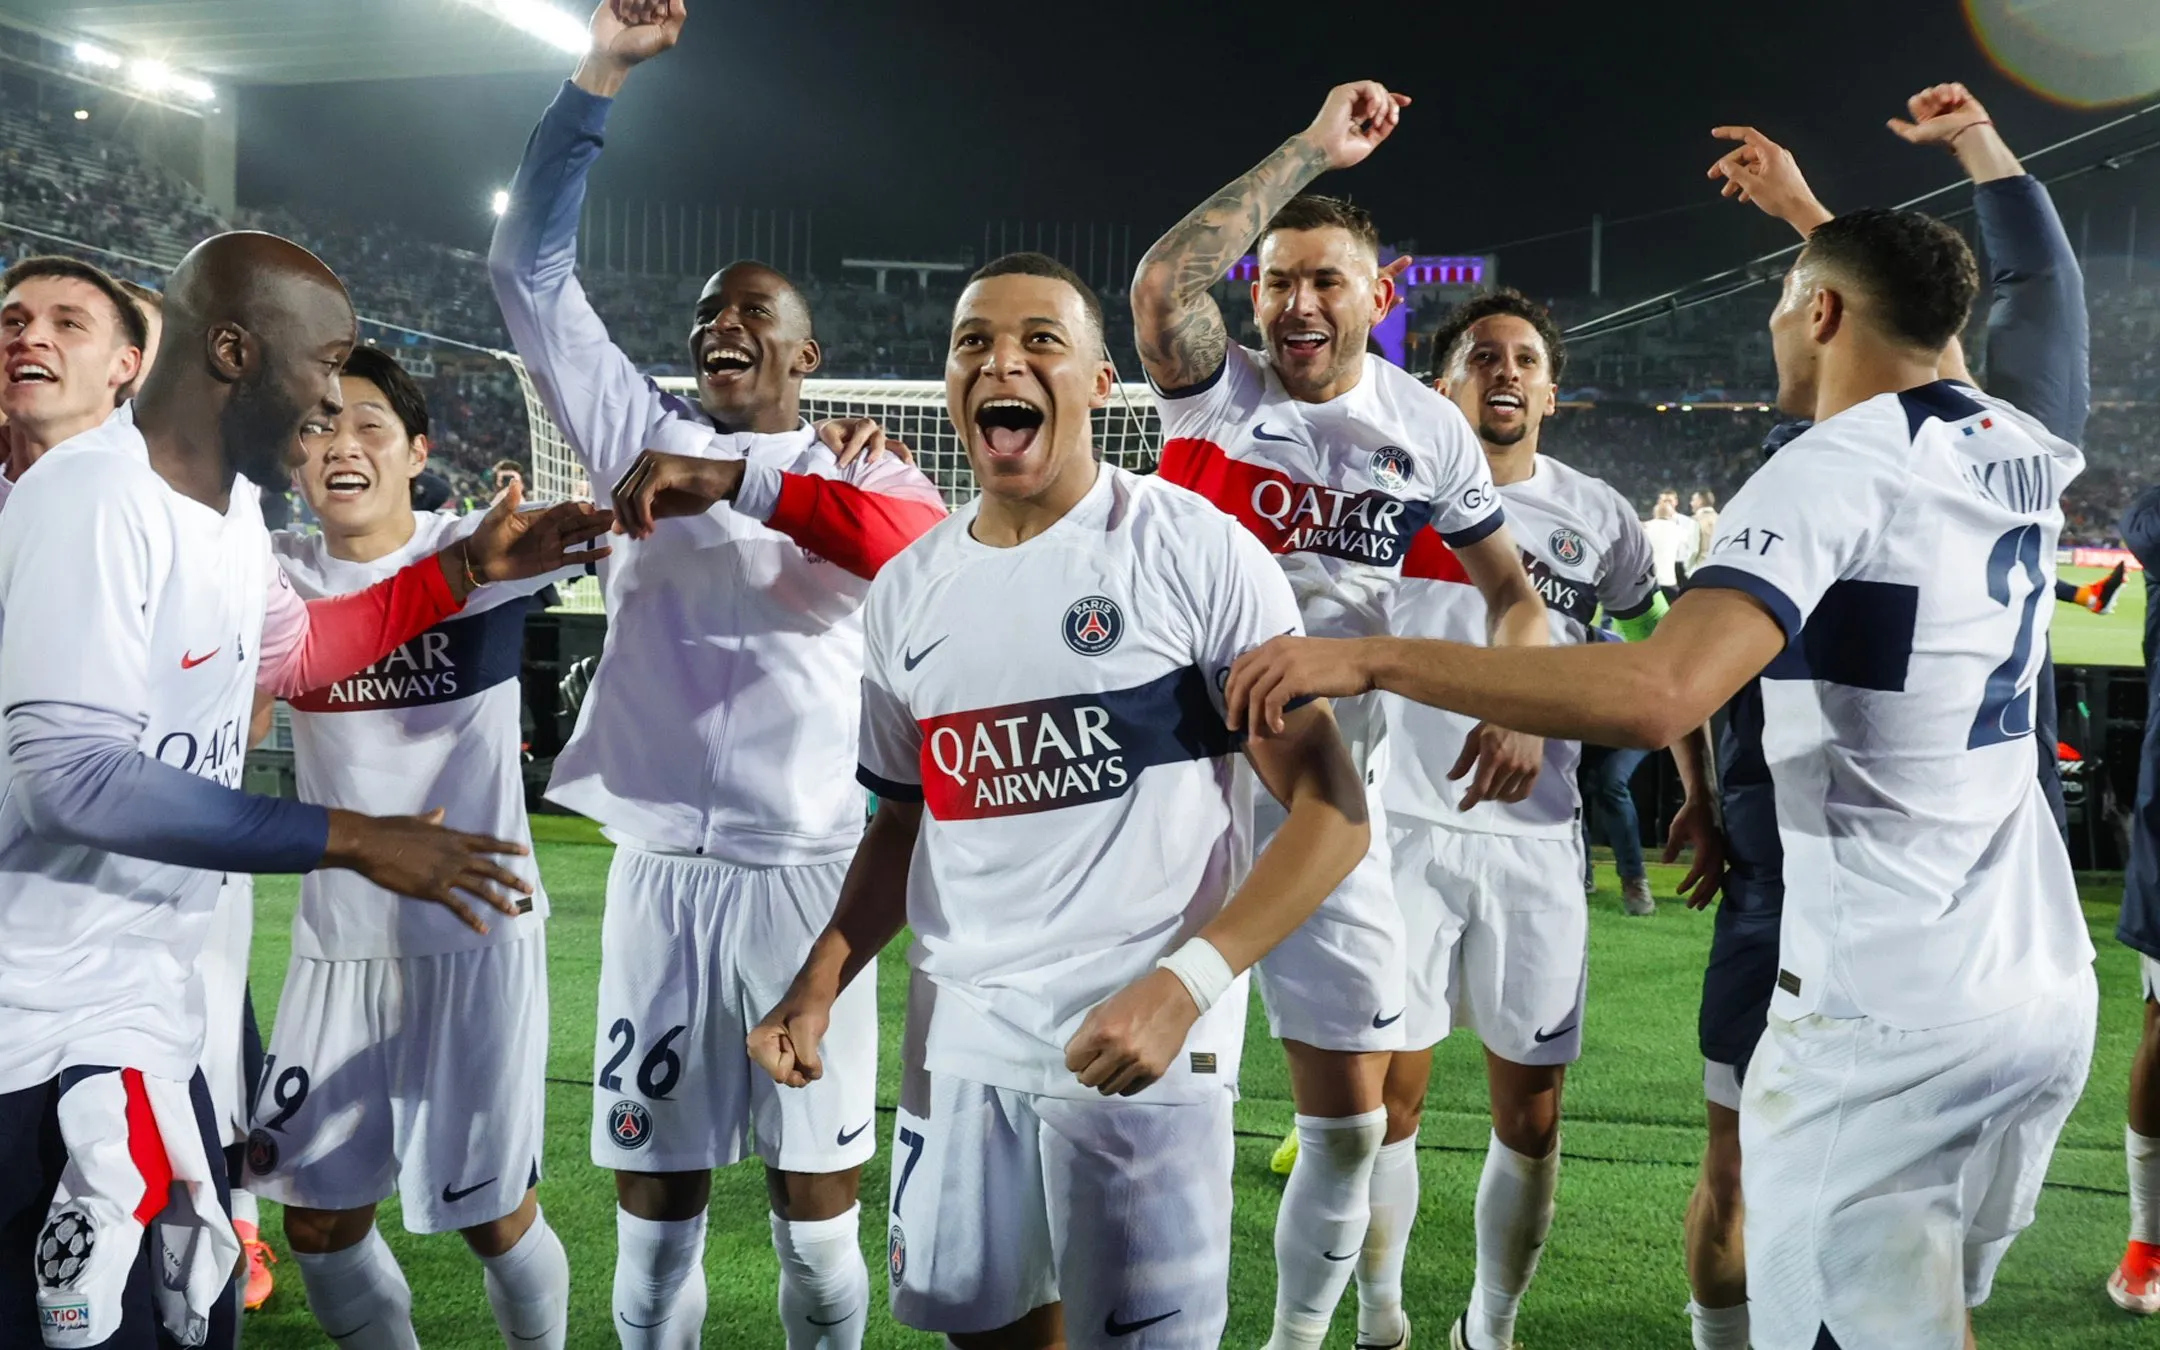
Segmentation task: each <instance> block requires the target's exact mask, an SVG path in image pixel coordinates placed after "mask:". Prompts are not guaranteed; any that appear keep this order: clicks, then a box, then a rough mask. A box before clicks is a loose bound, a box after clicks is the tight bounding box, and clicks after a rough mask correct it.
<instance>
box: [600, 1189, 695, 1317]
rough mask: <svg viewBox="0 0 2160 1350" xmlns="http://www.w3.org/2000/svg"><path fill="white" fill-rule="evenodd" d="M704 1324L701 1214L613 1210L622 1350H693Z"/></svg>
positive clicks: (617, 1297)
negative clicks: (645, 1215)
mask: <svg viewBox="0 0 2160 1350" xmlns="http://www.w3.org/2000/svg"><path fill="white" fill-rule="evenodd" d="M704 1325H705V1216H704V1215H702V1214H700V1215H698V1216H697V1217H696V1218H694V1219H674V1220H665V1219H641V1218H639V1217H638V1216H637V1215H635V1214H632V1213H631V1212H630V1211H629V1210H627V1209H620V1208H618V1209H617V1210H616V1211H615V1335H616V1336H617V1338H619V1339H620V1340H621V1341H622V1346H623V1350H697V1345H698V1336H699V1334H700V1332H701V1331H702V1330H703V1329H704Z"/></svg>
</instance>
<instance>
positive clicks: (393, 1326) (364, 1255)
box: [293, 1228, 420, 1350]
mask: <svg viewBox="0 0 2160 1350" xmlns="http://www.w3.org/2000/svg"><path fill="white" fill-rule="evenodd" d="M293 1259H294V1260H295V1261H298V1262H299V1263H300V1283H301V1284H303V1285H305V1286H306V1287H307V1301H308V1311H310V1312H312V1313H314V1314H315V1321H316V1322H317V1323H318V1324H319V1325H320V1326H321V1327H322V1329H323V1330H324V1331H325V1332H326V1333H328V1335H329V1337H330V1339H331V1340H333V1341H335V1342H337V1345H338V1350H420V1339H419V1337H417V1336H415V1335H413V1325H412V1286H410V1285H408V1284H406V1283H405V1272H404V1271H402V1270H399V1269H398V1263H397V1258H396V1257H394V1256H392V1255H391V1254H390V1244H389V1243H387V1242H385V1241H383V1238H382V1234H381V1233H379V1232H377V1231H376V1230H375V1229H372V1228H370V1229H369V1230H368V1235H367V1236H366V1237H364V1238H362V1239H361V1240H360V1241H359V1242H357V1243H355V1244H354V1245H352V1246H350V1247H347V1248H346V1249H345V1250H344V1251H341V1252H321V1253H317V1252H294V1253H293Z"/></svg>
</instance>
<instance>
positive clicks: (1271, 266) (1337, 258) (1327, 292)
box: [1252, 225, 1395, 403]
mask: <svg viewBox="0 0 2160 1350" xmlns="http://www.w3.org/2000/svg"><path fill="white" fill-rule="evenodd" d="M1394 293H1395V292H1394V286H1393V284H1392V283H1390V282H1388V281H1385V280H1383V279H1382V278H1381V277H1380V273H1379V262H1378V259H1376V258H1375V257H1374V255H1373V251H1372V249H1371V248H1370V246H1368V245H1367V244H1365V243H1364V242H1363V241H1361V240H1360V239H1359V238H1358V237H1357V236H1356V235H1354V234H1352V233H1351V232H1350V231H1349V230H1347V229H1344V228H1343V227H1341V226H1339V225H1324V226H1321V227H1319V228H1317V229H1310V230H1275V231H1272V232H1271V233H1269V234H1268V236H1267V237H1266V238H1265V239H1263V240H1261V241H1260V279H1259V280H1257V281H1255V282H1254V283H1253V288H1252V298H1253V317H1254V318H1255V319H1256V320H1257V321H1258V323H1259V326H1260V338H1261V341H1262V342H1263V343H1264V344H1265V345H1266V347H1267V353H1268V360H1269V362H1270V363H1271V364H1272V365H1273V366H1274V367H1275V373H1276V375H1277V376H1278V377H1279V378H1280V379H1281V380H1282V383H1283V388H1285V389H1287V390H1288V391H1289V392H1290V395H1291V397H1293V398H1296V399H1300V400H1303V401H1305V402H1310V403H1319V402H1325V401H1326V400H1328V399H1331V398H1333V397H1335V396H1336V395H1337V394H1340V393H1343V392H1344V391H1345V390H1348V389H1349V388H1350V387H1352V386H1353V385H1355V384H1356V383H1357V378H1358V376H1359V375H1360V374H1361V373H1363V371H1364V369H1365V340H1366V339H1367V338H1369V337H1370V336H1372V330H1373V326H1374V325H1375V324H1377V323H1379V322H1380V320H1381V319H1383V318H1385V317H1386V315H1387V311H1388V305H1389V303H1390V301H1391V300H1392V299H1393V297H1394Z"/></svg>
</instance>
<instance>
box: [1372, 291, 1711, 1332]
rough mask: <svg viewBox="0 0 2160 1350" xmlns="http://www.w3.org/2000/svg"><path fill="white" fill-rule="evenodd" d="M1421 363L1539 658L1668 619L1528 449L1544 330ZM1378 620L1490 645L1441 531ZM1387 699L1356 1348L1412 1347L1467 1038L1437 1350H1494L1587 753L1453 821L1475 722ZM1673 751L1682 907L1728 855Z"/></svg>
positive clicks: (1634, 529) (1566, 936) (1548, 1160)
mask: <svg viewBox="0 0 2160 1350" xmlns="http://www.w3.org/2000/svg"><path fill="white" fill-rule="evenodd" d="M1433 352H1434V354H1435V358H1436V361H1437V363H1438V364H1437V376H1436V379H1435V381H1434V387H1435V388H1437V389H1438V390H1439V391H1440V392H1441V393H1442V394H1443V395H1445V396H1446V397H1448V398H1449V399H1451V400H1452V401H1453V402H1454V404H1455V406H1456V407H1458V408H1460V409H1461V410H1462V413H1463V416H1464V418H1465V419H1467V420H1468V421H1469V422H1470V424H1471V425H1472V426H1474V427H1475V428H1476V429H1477V435H1478V440H1479V442H1480V443H1481V444H1482V446H1483V448H1484V453H1485V460H1486V463H1487V464H1488V465H1489V466H1490V468H1491V470H1492V477H1493V482H1494V483H1496V484H1497V485H1498V486H1499V490H1500V499H1501V502H1502V504H1503V505H1504V507H1505V508H1506V510H1507V513H1508V523H1509V526H1510V533H1511V534H1513V535H1514V537H1515V538H1516V539H1517V540H1519V541H1520V543H1521V547H1522V551H1523V561H1524V565H1525V566H1526V567H1527V569H1528V571H1529V574H1530V580H1531V584H1532V585H1534V586H1535V587H1537V590H1538V593H1539V594H1540V595H1542V596H1543V597H1544V599H1545V610H1546V613H1547V615H1548V616H1549V621H1550V623H1551V625H1552V640H1553V641H1554V643H1556V644H1557V643H1580V642H1590V641H1596V640H1598V636H1597V635H1596V634H1595V633H1594V631H1593V629H1592V626H1591V625H1592V623H1593V621H1594V620H1595V618H1596V615H1597V612H1598V610H1599V608H1600V607H1602V608H1603V610H1604V612H1605V613H1606V614H1607V615H1608V616H1610V617H1611V619H1612V620H1613V623H1614V626H1615V628H1616V629H1617V630H1618V631H1619V633H1620V635H1621V636H1622V637H1623V638H1626V639H1628V640H1631V641H1632V640H1639V639H1641V638H1645V637H1648V636H1649V635H1650V633H1652V632H1653V631H1654V630H1655V629H1656V627H1657V622H1658V620H1659V619H1660V618H1661V617H1663V615H1664V613H1665V610H1666V603H1665V597H1664V596H1663V595H1662V594H1661V593H1660V592H1659V590H1658V588H1657V578H1656V576H1655V574H1654V573H1653V571H1652V567H1651V557H1650V540H1649V538H1648V537H1647V536H1646V535H1645V534H1644V533H1643V527H1642V522H1641V521H1639V520H1637V519H1636V518H1635V509H1634V507H1633V506H1631V505H1630V504H1629V503H1628V501H1627V499H1626V498H1624V497H1622V496H1621V495H1620V494H1619V493H1618V492H1616V491H1614V490H1613V489H1612V488H1611V487H1610V486H1608V485H1607V484H1605V483H1604V482H1603V481H1601V480H1599V479H1596V478H1593V477H1591V476H1589V475H1588V474H1585V473H1582V472H1581V471H1579V470H1576V469H1572V468H1570V467H1568V466H1567V465H1566V464H1563V463H1561V462H1560V461H1558V460H1556V459H1553V458H1552V457H1551V456H1549V455H1546V454H1543V453H1541V452H1540V450H1539V436H1540V432H1541V431H1542V429H1543V427H1544V422H1545V419H1546V418H1547V417H1548V416H1550V415H1551V414H1552V413H1553V411H1554V410H1555V408H1556V406H1557V399H1558V394H1557V389H1558V385H1559V381H1560V376H1561V374H1562V372H1563V371H1564V370H1565V368H1566V361H1567V348H1566V346H1565V345H1564V344H1563V342H1562V340H1561V336H1560V330H1559V327H1558V325H1556V324H1555V323H1554V322H1553V319H1552V315H1551V314H1550V313H1548V312H1547V311H1546V309H1545V307H1544V306H1543V305H1540V304H1538V303H1537V302H1536V301H1533V300H1531V299H1529V298H1527V297H1525V296H1523V295H1522V294H1521V293H1519V292H1516V291H1511V290H1501V291H1495V292H1492V293H1490V294H1487V295H1482V296H1479V297H1477V298H1476V299H1473V300H1470V301H1468V302H1466V303H1464V304H1462V305H1460V306H1458V307H1457V308H1456V309H1455V311H1454V312H1453V313H1451V314H1450V315H1448V317H1447V318H1446V319H1445V320H1443V321H1442V322H1441V324H1440V327H1439V329H1438V330H1437V331H1436V332H1435V333H1434V335H1433ZM1393 625H1394V630H1395V631H1396V632H1398V633H1401V634H1403V635H1405V636H1409V637H1426V638H1448V639H1452V640H1454V641H1458V642H1482V641H1483V640H1484V639H1485V634H1486V631H1487V625H1488V617H1487V614H1486V609H1485V604H1484V601H1483V599H1482V598H1481V597H1480V596H1479V595H1478V593H1477V590H1476V589H1475V588H1474V587H1473V586H1471V585H1470V579H1469V575H1468V573H1467V572H1466V571H1465V569H1464V568H1463V566H1462V564H1461V563H1460V562H1459V561H1458V559H1457V558H1456V556H1455V554H1454V552H1453V550H1451V549H1449V548H1448V546H1447V545H1446V544H1445V543H1443V542H1441V540H1440V538H1439V536H1438V535H1435V534H1432V533H1429V532H1428V533H1426V534H1422V535H1420V536H1419V537H1418V539H1417V542H1416V543H1415V544H1413V545H1412V546H1411V549H1410V555H1409V558H1408V560H1407V561H1405V562H1404V564H1403V582H1402V584H1401V587H1400V590H1399V593H1398V595H1397V597H1396V602H1395V607H1394V613H1393ZM1383 703H1384V705H1385V708H1386V712H1387V718H1388V732H1389V740H1390V745H1391V747H1392V751H1393V763H1392V765H1391V768H1390V771H1389V774H1388V779H1387V787H1386V794H1385V800H1386V804H1387V812H1388V845H1389V851H1390V853H1391V854H1392V855H1393V859H1394V883H1395V898H1396V900H1397V902H1398V903H1400V905H1401V906H1402V912H1403V923H1404V928H1405V932H1406V936H1407V938H1408V943H1407V947H1406V955H1407V965H1408V970H1409V981H1410V997H1409V1005H1408V1006H1409V1012H1408V1013H1407V1014H1406V1015H1405V1017H1404V1018H1403V1028H1404V1029H1403V1038H1404V1048H1403V1049H1401V1050H1398V1051H1397V1052H1396V1053H1395V1055H1394V1056H1393V1058H1392V1059H1390V1060H1389V1062H1388V1070H1387V1082H1386V1087H1385V1094H1384V1095H1385V1098H1386V1106H1387V1139H1386V1142H1385V1143H1384V1144H1383V1145H1382V1146H1381V1149H1380V1157H1379V1160H1378V1162H1376V1163H1375V1164H1374V1167H1373V1174H1372V1213H1373V1219H1372V1227H1371V1229H1370V1230H1369V1231H1368V1232H1367V1234H1366V1238H1365V1243H1364V1247H1363V1249H1362V1251H1361V1253H1360V1255H1359V1258H1358V1262H1357V1275H1358V1345H1359V1346H1361V1347H1370V1348H1371V1350H1389V1348H1390V1347H1396V1346H1401V1345H1404V1344H1406V1343H1407V1342H1408V1340H1409V1332H1410V1326H1409V1321H1408V1319H1407V1318H1406V1317H1405V1316H1404V1313H1403V1306H1402V1270H1403V1258H1404V1256H1405V1254H1406V1253H1407V1252H1408V1250H1409V1245H1410V1229H1411V1226H1412V1224H1413V1223H1414V1222H1415V1220H1416V1217H1417V1209H1418V1169H1417V1152H1416V1150H1417V1133H1418V1123H1419V1118H1420V1116H1421V1114H1422V1113H1423V1110H1424V1105H1425V1091H1426V1086H1427V1084H1428V1082H1429V1081H1430V1079H1431V1077H1432V1047H1433V1046H1434V1045H1435V1044H1437V1043H1438V1042H1439V1041H1441V1040H1442V1039H1443V1038H1445V1037H1446V1036H1447V1034H1448V1032H1449V1030H1450V1029H1451V1027H1453V1026H1455V1025H1461V1026H1465V1027H1468V1028H1470V1029H1472V1030H1474V1031H1475V1032H1476V1033H1477V1035H1478V1039H1479V1040H1480V1041H1481V1042H1482V1043H1483V1044H1484V1047H1485V1073H1486V1083H1487V1086H1488V1089H1489V1092H1490V1098H1491V1107H1492V1136H1491V1139H1490V1142H1489V1143H1488V1144H1487V1146H1486V1152H1485V1170H1484V1174H1483V1176H1482V1177H1481V1178H1480V1180H1479V1182H1478V1190H1477V1206H1476V1210H1475V1212H1474V1222H1475V1226H1476V1232H1477V1278H1476V1283H1475V1285H1474V1287H1473V1290H1472V1293H1471V1296H1470V1304H1469V1308H1468V1310H1467V1311H1466V1312H1465V1313H1464V1314H1463V1315H1462V1317H1460V1318H1459V1319H1457V1321H1456V1323H1455V1326H1454V1328H1453V1331H1452V1333H1451V1340H1452V1344H1453V1345H1454V1346H1455V1347H1456V1350H1505V1348H1506V1347H1509V1346H1512V1345H1513V1344H1514V1341H1515V1317H1516V1309H1517V1307H1518V1306H1519V1305H1520V1303H1521V1300H1522V1297H1523V1294H1524V1292H1525V1291H1526V1290H1527V1289H1528V1288H1529V1284H1530V1279H1531V1276H1532V1275H1533V1274H1534V1273H1535V1272H1536V1269H1537V1260H1538V1254H1539V1252H1540V1251H1541V1250H1542V1249H1543V1246H1544V1243H1545V1235H1546V1232H1547V1230H1548V1229H1549V1228H1550V1226H1551V1223H1552V1215H1553V1195H1554V1191H1555V1190H1556V1188H1557V1186H1558V1183H1559V1178H1560V1147H1559V1145H1560V1096H1561V1089H1562V1085H1563V1083H1564V1081H1565V1077H1566V1073H1567V1066H1568V1065H1569V1064H1571V1063H1573V1062H1574V1061H1575V1059H1576V1058H1578V1057H1579V1056H1580V1055H1581V1053H1582V1021H1583V1002H1584V993H1585V988H1586V984H1587V970H1588V956H1589V911H1588V908H1587V907H1586V906H1585V904H1584V903H1583V892H1582V884H1581V883H1582V876H1583V852H1582V837H1581V835H1580V833H1579V832H1578V830H1577V826H1576V820H1577V817H1578V815H1579V814H1580V812H1581V810H1582V800H1581V797H1580V794H1579V791H1578V789H1577V786H1576V767H1577V762H1578V760H1579V758H1580V755H1581V747H1580V746H1579V745H1578V744H1577V743H1576V742H1574V741H1571V740H1566V739H1557V738H1556V739H1550V740H1547V741H1546V742H1545V744H1544V753H1545V765H1544V768H1543V769H1542V770H1541V771H1540V772H1539V774H1538V778H1537V784H1536V786H1535V787H1534V788H1533V789H1532V790H1531V793H1530V795H1529V796H1528V797H1526V798H1524V799H1523V800H1521V801H1519V802H1497V801H1489V802H1479V803H1475V804H1472V805H1468V806H1466V805H1465V802H1464V799H1465V797H1466V796H1467V795H1468V793H1467V791H1466V790H1465V788H1464V787H1463V786H1461V785H1459V783H1458V780H1457V779H1455V778H1452V777H1449V776H1448V775H1449V774H1450V773H1451V772H1457V771H1459V770H1460V768H1461V766H1462V764H1463V762H1464V761H1465V760H1466V759H1467V758H1468V756H1469V755H1470V754H1471V753H1472V751H1473V748H1474V747H1473V744H1472V741H1471V737H1472V736H1473V735H1474V734H1475V732H1476V729H1477V728H1476V724H1475V723H1474V722H1473V721H1472V720H1471V719H1469V718H1466V717H1462V716H1460V715H1458V714H1455V713H1451V712H1445V711H1442V710H1440V709H1438V708H1429V707H1426V706H1424V705H1422V704H1418V703H1410V702H1407V701H1405V700H1403V699H1399V698H1392V697H1390V698H1386V699H1384V700H1383ZM1673 749H1674V758H1675V760H1676V761H1677V762H1678V763H1679V766H1680V771H1681V780H1682V782H1683V783H1684V784H1685V785H1686V788H1687V799H1686V801H1685V802H1684V803H1683V804H1682V805H1681V808H1680V810H1679V812H1678V813H1677V814H1676V815H1675V817H1674V819H1673V822H1672V829H1671V834H1670V837H1669V842H1668V845H1667V848H1666V855H1667V857H1668V859H1670V858H1671V857H1673V856H1677V854H1678V852H1679V849H1680V848H1681V847H1682V846H1683V845H1690V844H1691V845H1693V847H1694V850H1695V856H1694V868H1693V871H1692V873H1691V874H1690V876H1689V877H1688V879H1687V880H1686V881H1685V882H1683V883H1682V886H1681V890H1682V893H1683V894H1686V893H1688V892H1690V891H1692V890H1694V889H1695V888H1696V887H1697V886H1701V887H1703V888H1705V889H1708V888H1710V887H1713V886H1714V885H1715V883H1716V879H1717V877H1718V876H1719V875H1720V874H1721V873H1722V872H1723V870H1724V866H1723V853H1724V844H1723V840H1722V839H1721V838H1720V836H1719V833H1718V827H1717V817H1716V809H1715V803H1714V802H1713V800H1712V795H1713V794H1712V789H1711V786H1710V780H1709V772H1708V771H1709V763H1710V737H1709V732H1708V729H1707V728H1700V727H1699V728H1697V729H1696V730H1694V731H1692V732H1690V733H1689V734H1688V735H1687V736H1685V737H1683V738H1681V739H1680V740H1679V741H1677V742H1675V743H1674V747H1673Z"/></svg>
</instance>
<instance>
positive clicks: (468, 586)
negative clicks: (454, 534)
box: [457, 539, 483, 594]
mask: <svg viewBox="0 0 2160 1350" xmlns="http://www.w3.org/2000/svg"><path fill="white" fill-rule="evenodd" d="M457 551H458V561H459V562H460V563H462V564H464V567H465V590H466V593H467V594H470V593H472V592H473V591H477V590H479V589H480V587H481V585H482V584H483V583H482V582H481V580H480V578H479V577H477V576H475V575H473V570H472V545H471V544H470V543H468V542H466V541H465V540H463V539H460V540H458V541H457Z"/></svg>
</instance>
